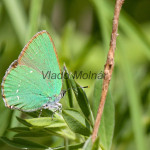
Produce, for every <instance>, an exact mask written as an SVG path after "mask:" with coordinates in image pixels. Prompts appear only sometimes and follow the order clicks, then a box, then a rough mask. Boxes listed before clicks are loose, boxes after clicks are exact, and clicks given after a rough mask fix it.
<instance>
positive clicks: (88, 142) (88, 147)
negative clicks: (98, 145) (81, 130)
mask: <svg viewBox="0 0 150 150" xmlns="http://www.w3.org/2000/svg"><path fill="white" fill-rule="evenodd" d="M91 149H92V139H91V137H89V138H88V139H87V140H86V142H85V144H84V146H83V150H91Z"/></svg>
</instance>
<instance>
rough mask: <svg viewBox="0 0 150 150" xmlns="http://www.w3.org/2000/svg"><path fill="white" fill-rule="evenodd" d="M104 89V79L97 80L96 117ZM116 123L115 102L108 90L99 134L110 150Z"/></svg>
mask: <svg viewBox="0 0 150 150" xmlns="http://www.w3.org/2000/svg"><path fill="white" fill-rule="evenodd" d="M101 91H102V80H96V83H95V88H94V95H93V101H94V108H93V109H94V110H95V112H94V116H95V117H96V114H97V110H98V106H99V103H100V97H101ZM114 124H115V109H114V103H113V101H112V99H111V95H110V92H109V91H108V93H107V97H106V102H105V106H104V111H103V115H102V119H101V124H100V127H99V131H98V135H99V136H100V144H101V145H102V147H103V148H104V149H107V150H109V149H110V148H111V144H112V138H113V132H114Z"/></svg>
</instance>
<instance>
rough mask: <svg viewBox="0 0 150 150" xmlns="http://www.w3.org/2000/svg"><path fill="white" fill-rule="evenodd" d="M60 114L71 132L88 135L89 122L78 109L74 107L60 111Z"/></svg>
mask: <svg viewBox="0 0 150 150" xmlns="http://www.w3.org/2000/svg"><path fill="white" fill-rule="evenodd" d="M62 115H63V117H64V119H65V121H66V123H67V124H68V126H69V127H70V129H71V130H72V131H73V132H75V133H79V134H82V135H85V136H89V135H90V134H91V127H90V124H89V123H88V121H87V120H86V119H85V118H83V117H82V115H81V114H80V113H79V112H78V111H76V110H74V109H67V110H63V111H62Z"/></svg>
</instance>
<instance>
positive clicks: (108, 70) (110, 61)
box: [92, 0, 124, 142]
mask: <svg viewBox="0 0 150 150" xmlns="http://www.w3.org/2000/svg"><path fill="white" fill-rule="evenodd" d="M123 2H124V0H116V5H115V12H114V19H113V28H112V34H111V40H110V48H109V52H108V55H107V61H106V64H105V67H104V74H105V77H104V80H103V87H102V94H101V99H100V105H99V108H98V113H97V117H96V121H95V125H94V130H93V134H92V141H93V142H94V141H95V140H96V137H97V132H98V129H99V125H100V121H101V117H102V113H103V109H104V104H105V100H106V95H107V91H108V87H109V82H110V80H111V76H112V72H113V68H114V53H115V48H116V38H117V36H118V34H117V31H118V21H119V14H120V10H121V7H122V4H123Z"/></svg>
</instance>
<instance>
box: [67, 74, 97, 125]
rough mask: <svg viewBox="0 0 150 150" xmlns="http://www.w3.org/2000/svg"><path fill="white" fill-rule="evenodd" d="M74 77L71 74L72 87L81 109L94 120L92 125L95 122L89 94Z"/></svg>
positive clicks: (90, 119) (88, 117)
mask: <svg viewBox="0 0 150 150" xmlns="http://www.w3.org/2000/svg"><path fill="white" fill-rule="evenodd" d="M73 78H74V77H73V76H72V75H70V78H69V79H70V83H71V86H72V89H73V91H74V94H75V96H76V100H77V102H78V104H79V106H80V108H81V111H82V112H83V114H84V116H85V117H86V118H87V120H89V121H90V122H91V121H92V125H93V123H94V118H93V113H92V110H91V108H90V104H89V102H88V99H87V96H86V94H85V92H84V90H83V88H81V87H80V86H79V85H78V84H77V83H76V82H75V81H74V79H73Z"/></svg>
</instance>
